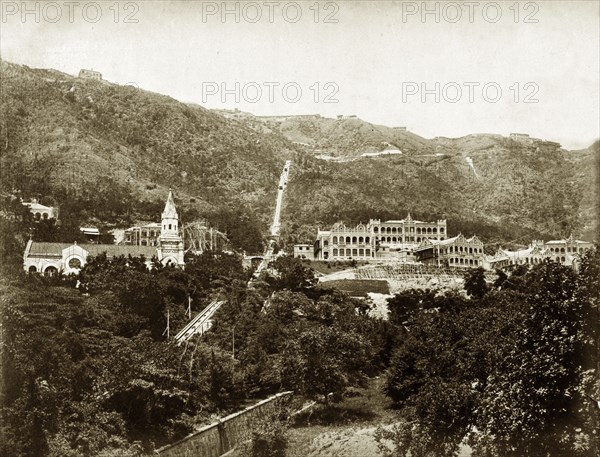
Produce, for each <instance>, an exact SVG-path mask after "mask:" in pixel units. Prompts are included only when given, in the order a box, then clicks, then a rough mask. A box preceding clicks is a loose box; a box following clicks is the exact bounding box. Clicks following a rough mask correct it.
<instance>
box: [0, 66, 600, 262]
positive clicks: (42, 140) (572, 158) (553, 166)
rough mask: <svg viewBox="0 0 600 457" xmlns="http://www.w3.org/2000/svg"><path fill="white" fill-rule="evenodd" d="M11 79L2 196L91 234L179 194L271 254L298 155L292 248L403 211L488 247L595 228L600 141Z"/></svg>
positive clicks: (40, 78) (9, 69)
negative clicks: (267, 109)
mask: <svg viewBox="0 0 600 457" xmlns="http://www.w3.org/2000/svg"><path fill="white" fill-rule="evenodd" d="M0 69H1V71H0V77H1V78H2V94H1V107H2V113H3V118H4V122H2V123H1V124H0V139H1V140H2V141H0V153H1V157H0V164H1V165H2V169H3V179H2V187H1V190H2V194H3V195H9V194H10V195H14V196H19V197H21V198H24V199H28V198H32V197H38V198H40V199H41V200H42V201H45V202H47V203H51V204H57V205H59V206H61V207H63V209H64V210H65V211H66V213H67V214H68V213H69V212H72V213H73V214H74V216H73V217H74V219H76V220H77V221H78V222H79V223H81V224H83V223H98V224H105V225H107V226H111V227H116V226H119V227H125V226H127V224H129V223H131V222H132V221H133V220H137V219H145V220H153V219H155V218H156V217H157V216H156V214H158V212H159V211H160V205H161V204H162V202H163V200H164V197H165V195H166V190H167V189H168V188H169V187H173V188H174V190H175V192H176V197H177V205H178V208H181V211H182V217H183V218H184V220H188V221H189V220H193V219H194V218H197V217H205V218H207V219H208V220H209V221H210V220H211V219H213V221H214V223H215V224H216V225H220V228H225V229H226V231H230V232H231V231H233V230H238V231H243V230H242V229H241V227H245V228H246V229H247V230H248V231H249V232H250V231H251V232H253V233H254V235H253V240H254V241H253V243H251V244H252V246H250V245H249V244H248V243H238V245H237V247H238V248H241V249H246V250H251V251H259V250H260V243H259V242H258V241H257V237H259V235H258V234H262V236H266V233H267V228H268V225H269V223H270V218H271V215H272V211H273V209H274V208H273V206H274V201H275V194H276V186H277V182H278V176H279V173H280V172H281V170H280V167H281V166H282V164H283V162H284V160H286V159H292V160H293V165H292V173H291V178H290V179H291V181H290V185H289V186H288V190H287V192H286V194H287V195H286V200H285V203H284V210H283V224H284V225H283V233H284V236H283V238H282V243H283V244H290V243H292V242H294V241H298V240H307V239H308V238H309V236H310V233H311V232H312V233H314V229H316V226H317V225H321V226H326V225H327V224H329V223H332V222H335V221H336V220H338V219H344V220H345V221H346V222H347V223H353V222H359V221H360V220H363V221H365V218H367V219H368V217H371V216H373V217H380V218H385V217H386V216H393V217H398V216H403V215H404V214H405V213H406V212H407V211H410V212H411V213H413V214H421V216H420V217H423V218H426V217H446V218H448V219H449V225H450V226H452V224H455V227H454V228H455V229H456V230H468V229H469V227H472V228H473V229H476V228H477V227H486V228H485V229H483V230H484V233H483V237H484V239H486V241H490V242H498V243H499V242H504V241H511V240H513V238H519V237H513V236H512V235H511V230H512V229H511V230H507V229H506V228H507V227H515V230H520V231H521V232H523V233H522V234H520V238H521V240H520V241H521V242H525V241H526V238H527V237H529V236H544V237H550V236H563V235H564V236H568V234H569V232H571V231H573V232H575V233H576V234H578V233H583V234H586V236H595V233H596V227H597V225H596V224H597V223H596V214H597V213H596V211H597V205H596V202H597V200H598V189H597V175H594V171H595V169H597V168H594V166H595V164H597V157H598V142H596V143H594V145H591V146H590V147H589V148H586V149H585V150H581V151H566V150H564V149H561V148H560V147H557V146H555V145H554V146H553V145H552V144H547V145H545V146H544V147H543V148H542V149H540V148H539V147H538V146H536V145H535V144H524V143H519V142H517V141H514V140H511V139H510V138H506V137H502V136H501V135H495V134H471V135H467V136H464V137H461V138H443V137H436V138H434V139H426V138H423V137H420V136H419V135H417V134H415V133H412V132H410V131H408V130H404V129H403V128H393V127H387V126H380V125H376V124H371V123H368V122H366V121H363V120H361V119H359V118H355V117H346V118H340V119H332V118H325V117H322V116H320V115H309V116H287V117H286V116H284V117H282V116H254V115H252V114H250V113H242V112H239V111H235V110H234V111H233V112H232V111H227V110H209V109H206V108H204V107H201V106H197V105H194V104H186V103H182V102H179V101H177V100H175V99H173V98H172V97H169V96H165V95H162V94H156V93H153V92H149V91H145V90H142V89H138V88H135V87H131V86H119V85H116V84H113V83H108V82H97V81H91V80H85V79H80V78H77V77H74V76H70V75H66V74H64V73H62V72H58V71H56V70H45V69H30V68H28V67H25V66H20V65H16V64H12V63H9V62H6V61H4V60H3V61H1V67H0ZM300 140H303V141H300ZM536 148H537V149H536ZM381 151H400V152H401V154H400V153H398V154H394V155H383V156H379V157H375V156H374V155H376V154H378V153H380V152H381ZM365 153H366V154H367V156H363V154H365ZM369 154H371V156H369ZM326 155H330V156H331V157H333V158H338V159H339V158H343V159H346V158H348V159H351V160H350V161H348V162H342V163H337V162H335V161H328V160H322V159H319V158H318V156H326ZM469 160H470V162H469ZM594 180H595V181H594ZM594 183H596V185H594ZM74 202H75V203H77V205H79V206H78V207H77V208H75V206H76V205H75V204H74ZM65 211H62V214H65ZM237 226H239V227H237ZM519 233H520V232H519Z"/></svg>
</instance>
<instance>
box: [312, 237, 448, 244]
mask: <svg viewBox="0 0 600 457" xmlns="http://www.w3.org/2000/svg"><path fill="white" fill-rule="evenodd" d="M376 239H377V240H378V241H382V242H384V243H385V242H387V243H402V242H414V241H415V240H416V242H417V243H419V242H421V237H416V239H415V237H414V236H407V237H405V239H404V241H403V240H402V238H401V237H395V236H388V237H387V238H386V237H385V236H384V237H377V238H376ZM423 239H425V238H423ZM444 239H445V238H444V237H441V238H440V240H442V241H443V240H444ZM370 242H371V238H370V237H368V236H366V237H362V236H359V237H356V236H353V237H350V236H347V237H345V238H344V237H343V236H340V237H339V238H338V237H337V236H334V237H333V238H332V240H331V243H332V244H363V243H367V244H368V243H370ZM328 245H329V240H323V246H328Z"/></svg>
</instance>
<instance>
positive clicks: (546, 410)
mask: <svg viewBox="0 0 600 457" xmlns="http://www.w3.org/2000/svg"><path fill="white" fill-rule="evenodd" d="M592 258H593V257H588V258H587V260H585V261H584V262H583V263H582V264H585V266H584V267H583V268H582V269H581V271H580V273H579V275H577V274H576V273H575V272H574V271H573V270H572V269H570V268H567V267H564V266H562V265H559V264H557V263H554V262H545V263H542V264H540V265H536V266H534V267H532V268H530V269H526V270H524V269H516V270H515V271H514V272H513V273H512V274H511V276H509V277H508V278H507V279H506V281H504V285H503V286H502V289H501V290H496V291H490V292H488V293H487V294H485V295H484V296H483V297H482V298H481V299H480V300H478V301H477V302H476V303H474V304H468V303H467V302H466V303H464V304H463V305H462V306H461V305H460V303H459V302H458V301H457V298H456V297H454V298H452V297H451V300H452V301H454V302H455V303H454V304H452V305H451V306H436V308H435V309H437V310H438V311H437V312H433V313H432V312H421V313H417V314H416V315H413V317H412V319H411V321H410V327H409V329H408V330H409V331H408V333H407V335H406V336H405V338H404V339H403V340H400V341H398V344H399V346H398V348H397V349H396V351H395V353H394V355H393V357H392V361H391V366H390V370H389V374H388V380H387V392H388V395H390V396H391V397H392V399H393V400H394V402H395V403H396V404H397V405H398V406H399V407H400V408H401V409H400V416H401V417H402V422H401V423H400V424H399V426H398V427H397V428H396V429H395V430H392V431H389V430H388V431H381V432H380V434H379V435H380V440H381V439H383V438H389V439H391V440H392V441H394V443H395V446H394V449H392V450H389V449H388V452H395V453H396V454H394V455H407V454H410V455H412V456H414V457H421V456H422V457H425V456H428V455H431V454H435V455H448V456H452V455H456V453H457V452H458V449H459V444H460V443H461V442H463V441H464V440H468V441H469V444H470V445H471V446H472V447H473V449H474V452H475V454H476V455H478V456H484V457H492V456H497V455H502V456H509V457H510V456H514V457H516V456H554V455H573V456H588V455H593V453H594V447H593V443H594V442H595V440H596V438H595V437H594V434H593V430H594V427H596V426H597V425H595V424H596V423H595V422H594V420H591V418H593V417H594V416H593V414H596V413H592V409H591V407H592V404H591V403H590V402H589V401H588V400H587V398H586V397H585V396H584V395H583V390H584V389H586V388H587V389H589V390H588V392H590V393H592V392H593V393H594V394H595V392H597V391H596V390H594V387H592V386H593V385H594V381H593V380H592V379H588V378H589V377H587V378H586V375H585V373H586V371H585V370H588V369H590V368H591V367H590V365H589V364H588V363H589V362H586V361H585V357H583V356H584V355H586V354H589V353H590V349H591V346H590V342H591V341H592V338H589V337H588V338H586V336H585V334H586V328H587V325H588V324H587V323H586V321H587V319H588V318H589V316H590V312H593V311H592V310H593V309H594V308H593V305H592V306H589V305H588V303H593V302H594V300H595V298H594V297H597V293H595V292H591V290H589V289H586V287H585V286H584V285H583V284H584V283H585V284H589V285H591V286H592V287H595V285H596V284H597V279H596V278H594V279H593V280H592V279H591V277H589V276H587V275H588V274H590V273H591V274H592V275H593V274H595V273H597V271H599V267H598V264H600V263H599V262H598V258H597V256H596V257H595V258H594V259H595V260H592ZM578 284H579V285H580V286H581V287H580V289H577V285H578ZM505 285H506V286H507V287H505ZM590 292H591V293H590ZM436 301H437V302H438V303H439V298H438V297H436V298H435V299H434V302H436ZM596 317H597V316H596ZM590 336H591V335H590ZM586 347H587V348H588V349H587V350H586V349H585V348H586ZM586 379H587V380H586ZM597 385H598V384H596V386H597ZM585 386H587V387H585ZM596 389H597V387H596ZM594 398H595V397H594ZM596 433H597V432H596Z"/></svg>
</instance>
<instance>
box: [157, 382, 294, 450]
mask: <svg viewBox="0 0 600 457" xmlns="http://www.w3.org/2000/svg"><path fill="white" fill-rule="evenodd" d="M290 395H292V392H282V393H279V394H277V395H274V396H272V397H269V398H267V399H266V400H262V401H260V402H258V403H257V404H255V405H252V406H249V407H248V408H246V409H244V410H242V411H238V412H237V413H233V414H230V415H229V416H227V417H224V418H222V419H221V420H219V421H218V422H215V423H213V424H210V425H207V426H205V427H203V428H201V429H200V430H197V431H195V432H194V433H192V434H191V435H188V436H186V437H185V438H183V439H181V440H179V441H177V442H176V443H173V444H170V445H168V446H164V447H162V448H160V449H157V450H156V451H155V454H156V455H157V456H163V457H219V456H221V455H223V454H225V453H226V452H228V451H230V450H232V449H233V448H234V447H235V446H236V445H238V444H240V443H242V442H243V441H244V440H245V439H247V437H248V435H249V433H250V432H251V430H252V427H253V421H255V420H256V419H259V418H261V417H264V416H266V415H267V413H269V412H270V411H271V410H273V408H275V407H276V406H277V405H278V404H279V403H281V400H282V399H283V398H285V397H289V396H290Z"/></svg>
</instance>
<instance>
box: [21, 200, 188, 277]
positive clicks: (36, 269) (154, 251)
mask: <svg viewBox="0 0 600 457" xmlns="http://www.w3.org/2000/svg"><path fill="white" fill-rule="evenodd" d="M158 231H159V233H158V240H157V242H156V243H155V245H141V244H139V245H116V244H77V243H72V244H71V243H45V242H37V241H33V240H29V242H28V243H27V247H26V248H25V254H24V255H23V268H24V269H25V271H27V272H30V273H44V274H46V275H54V274H62V273H64V274H77V273H79V270H80V269H81V267H83V266H84V265H85V263H86V261H87V258H88V256H90V255H91V256H97V255H99V254H102V253H106V255H107V257H109V258H113V257H119V256H125V257H128V256H129V255H131V256H132V257H139V256H144V257H145V258H146V260H147V265H148V266H150V263H151V259H152V257H155V256H156V258H157V259H158V260H160V261H161V262H162V263H163V264H164V265H174V266H183V265H184V261H183V254H184V251H183V240H182V238H181V236H180V235H179V217H178V215H177V210H176V209H175V202H174V200H173V193H172V192H171V191H169V196H168V198H167V202H166V204H165V209H164V211H163V213H162V223H161V224H160V225H159V226H158Z"/></svg>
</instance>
